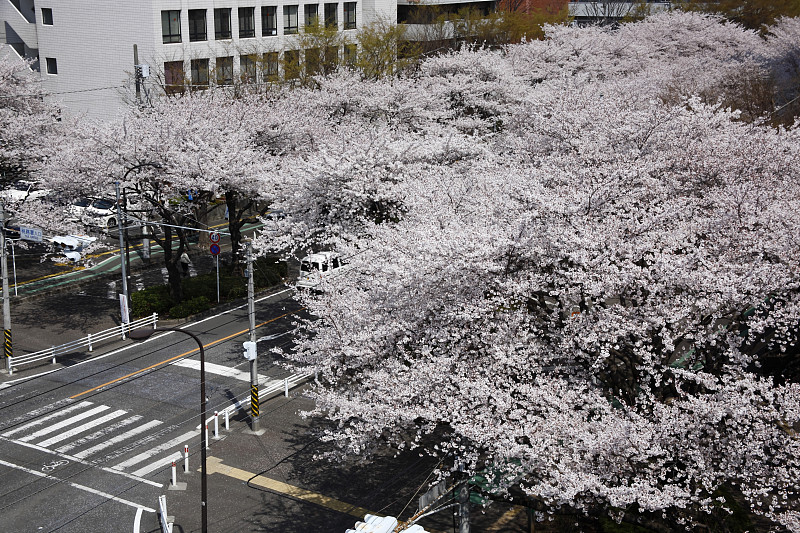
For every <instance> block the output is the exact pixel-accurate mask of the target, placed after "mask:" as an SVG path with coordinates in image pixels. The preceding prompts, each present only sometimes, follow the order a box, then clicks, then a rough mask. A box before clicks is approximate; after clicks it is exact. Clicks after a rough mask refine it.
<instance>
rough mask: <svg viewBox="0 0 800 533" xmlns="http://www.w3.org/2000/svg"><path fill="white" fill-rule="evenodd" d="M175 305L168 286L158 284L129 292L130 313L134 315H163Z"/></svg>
mask: <svg viewBox="0 0 800 533" xmlns="http://www.w3.org/2000/svg"><path fill="white" fill-rule="evenodd" d="M174 305H175V302H174V301H173V299H172V298H171V297H170V295H169V287H167V286H166V285H160V286H158V287H150V288H148V289H144V290H141V291H136V292H134V293H133V294H131V314H132V315H133V316H135V317H143V316H148V315H152V314H153V313H158V314H159V315H163V314H164V313H166V312H168V311H169V309H170V308H171V307H172V306H174Z"/></svg>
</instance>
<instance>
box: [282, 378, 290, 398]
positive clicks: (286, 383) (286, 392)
mask: <svg viewBox="0 0 800 533" xmlns="http://www.w3.org/2000/svg"><path fill="white" fill-rule="evenodd" d="M283 395H284V396H286V397H287V398H288V397H289V378H286V379H284V380H283Z"/></svg>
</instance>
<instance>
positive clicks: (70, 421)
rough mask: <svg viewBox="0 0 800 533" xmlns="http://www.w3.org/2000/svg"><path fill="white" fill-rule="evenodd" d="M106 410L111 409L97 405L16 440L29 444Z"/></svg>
mask: <svg viewBox="0 0 800 533" xmlns="http://www.w3.org/2000/svg"><path fill="white" fill-rule="evenodd" d="M108 409H111V408H110V407H109V406H107V405H98V406H97V407H95V408H94V409H89V410H88V411H84V412H82V413H81V414H79V415H75V416H73V417H70V418H67V419H66V420H62V421H61V422H59V423H57V424H53V425H52V426H49V427H46V428H43V429H40V430H39V431H37V432H36V433H31V434H30V435H26V436H24V437H22V438H21V439H18V440H19V441H20V442H30V441H32V440H36V439H38V438H39V437H41V436H44V435H48V434H50V433H53V432H55V431H58V430H59V429H62V428H65V427H67V426H71V425H72V424H75V423H76V422H80V421H81V420H83V419H84V418H89V417H90V416H94V415H96V414H97V413H102V412H103V411H106V410H108Z"/></svg>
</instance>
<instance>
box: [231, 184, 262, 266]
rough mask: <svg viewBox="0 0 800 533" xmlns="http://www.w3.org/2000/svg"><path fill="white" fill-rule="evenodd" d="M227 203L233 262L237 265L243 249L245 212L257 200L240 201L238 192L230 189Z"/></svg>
mask: <svg viewBox="0 0 800 533" xmlns="http://www.w3.org/2000/svg"><path fill="white" fill-rule="evenodd" d="M225 203H226V204H227V206H228V233H230V234H231V264H233V265H236V264H237V263H238V262H239V255H240V254H241V249H242V227H243V226H244V223H245V218H244V214H245V213H246V212H247V210H248V209H251V208H252V207H253V206H254V205H255V202H253V201H252V200H245V201H244V202H240V201H239V195H238V194H237V193H236V192H233V191H228V192H226V193H225Z"/></svg>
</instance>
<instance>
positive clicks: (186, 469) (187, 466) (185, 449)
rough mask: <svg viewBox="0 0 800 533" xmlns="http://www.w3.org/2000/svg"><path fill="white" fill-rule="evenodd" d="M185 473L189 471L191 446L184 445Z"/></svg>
mask: <svg viewBox="0 0 800 533" xmlns="http://www.w3.org/2000/svg"><path fill="white" fill-rule="evenodd" d="M183 471H184V472H188V471H189V445H188V444H184V445H183Z"/></svg>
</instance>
